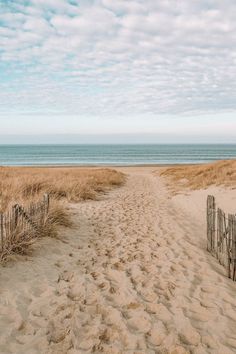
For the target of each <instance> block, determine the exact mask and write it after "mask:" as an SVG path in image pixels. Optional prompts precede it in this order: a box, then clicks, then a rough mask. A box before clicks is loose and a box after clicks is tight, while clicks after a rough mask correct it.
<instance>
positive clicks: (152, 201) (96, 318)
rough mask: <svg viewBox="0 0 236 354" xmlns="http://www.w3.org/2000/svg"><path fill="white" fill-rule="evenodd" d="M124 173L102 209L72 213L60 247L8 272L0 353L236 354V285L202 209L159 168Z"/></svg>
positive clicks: (1, 282) (47, 244) (45, 243)
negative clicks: (173, 191)
mask: <svg viewBox="0 0 236 354" xmlns="http://www.w3.org/2000/svg"><path fill="white" fill-rule="evenodd" d="M125 171H126V172H128V180H127V183H126V184H125V185H124V186H123V187H121V188H119V189H116V190H114V191H112V192H110V193H109V195H107V196H105V197H104V198H103V199H102V200H100V201H89V202H84V203H79V204H71V206H70V210H71V213H72V214H73V219H74V222H75V227H74V229H73V230H67V231H64V230H62V231H61V240H52V239H43V240H42V241H41V243H40V244H38V245H36V247H37V248H36V249H35V250H34V256H33V257H28V259H27V260H25V259H24V260H23V259H22V258H21V259H22V260H21V261H20V260H19V261H18V262H16V263H9V264H7V266H6V267H4V268H2V269H1V275H0V312H1V317H0V353H3V354H8V353H14V354H16V353H17V354H21V353H22V354H23V353H24V354H38V353H40V354H44V353H45V354H49V353H50V354H60V353H68V354H76V353H78V354H80V353H81V354H82V353H107V354H122V353H130V354H131V353H132V354H144V353H147V354H159V353H162V354H168V353H169V354H186V353H193V354H205V353H215V354H230V353H231V354H232V353H235V352H236V298H235V291H236V284H235V283H233V282H232V281H231V280H229V279H227V278H226V276H225V270H224V268H222V267H221V266H220V265H219V264H218V263H217V261H216V260H215V259H214V258H212V257H211V256H210V255H209V254H208V253H207V252H206V250H205V248H206V235H205V234H206V232H205V218H204V217H203V216H204V210H203V211H202V214H201V215H202V216H201V215H200V214H199V215H198V217H196V218H195V217H194V215H195V213H194V208H196V203H195V202H193V203H191V198H192V199H193V200H194V201H196V197H194V198H195V199H194V198H193V197H192V196H191V194H189V195H186V196H175V197H174V198H172V196H171V195H170V194H169V192H168V190H167V188H166V187H165V184H164V182H163V179H162V178H160V177H158V176H155V175H153V174H152V173H151V168H133V169H132V168H130V169H126V170H125ZM195 193H197V192H195ZM218 196H219V197H220V194H219V195H218ZM234 197H235V195H234ZM186 198H188V199H186ZM187 200H188V203H187ZM203 200H204V198H203V197H202V202H203ZM202 202H201V203H202ZM186 205H188V208H186ZM201 205H202V204H201Z"/></svg>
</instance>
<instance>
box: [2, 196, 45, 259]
mask: <svg viewBox="0 0 236 354" xmlns="http://www.w3.org/2000/svg"><path fill="white" fill-rule="evenodd" d="M49 207H50V199H49V195H48V194H45V195H44V197H43V200H42V201H40V202H37V203H31V204H30V205H29V206H27V207H25V208H24V207H23V206H22V205H19V204H15V205H13V206H12V208H11V209H9V210H8V211H6V212H5V213H0V259H1V258H2V257H3V255H5V254H6V253H8V252H9V250H10V249H11V248H12V247H13V246H14V245H18V244H20V242H27V240H28V239H29V238H32V235H33V237H34V238H35V237H38V236H40V230H41V229H42V226H43V225H44V223H45V221H46V218H47V215H48V213H49ZM19 238H21V239H19Z"/></svg>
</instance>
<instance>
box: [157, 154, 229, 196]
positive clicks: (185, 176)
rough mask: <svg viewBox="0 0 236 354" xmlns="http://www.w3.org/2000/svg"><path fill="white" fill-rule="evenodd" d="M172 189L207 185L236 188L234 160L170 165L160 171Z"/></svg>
mask: <svg viewBox="0 0 236 354" xmlns="http://www.w3.org/2000/svg"><path fill="white" fill-rule="evenodd" d="M161 176H163V177H167V178H168V182H169V185H170V186H171V187H172V189H173V190H181V189H185V188H188V189H192V190H196V189H205V188H207V187H209V186H212V185H216V186H220V185H223V186H226V187H231V188H236V160H224V161H218V162H215V163H210V164H205V165H189V166H183V165H182V166H172V167H169V168H165V169H164V170H162V171H161Z"/></svg>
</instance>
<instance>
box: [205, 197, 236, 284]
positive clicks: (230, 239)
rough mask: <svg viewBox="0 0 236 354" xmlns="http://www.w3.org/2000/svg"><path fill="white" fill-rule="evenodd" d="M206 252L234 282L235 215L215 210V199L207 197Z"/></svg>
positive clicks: (235, 260)
mask: <svg viewBox="0 0 236 354" xmlns="http://www.w3.org/2000/svg"><path fill="white" fill-rule="evenodd" d="M207 250H208V251H209V252H210V253H211V254H212V255H213V256H214V257H216V258H217V259H218V260H219V263H220V264H222V265H223V266H224V267H226V268H227V273H228V277H229V278H231V279H233V280H234V281H235V280H236V215H234V214H228V215H227V216H226V214H225V213H224V212H223V210H221V209H220V208H216V202H215V197H214V196H212V195H209V196H208V197H207Z"/></svg>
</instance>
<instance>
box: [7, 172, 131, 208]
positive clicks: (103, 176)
mask: <svg viewBox="0 0 236 354" xmlns="http://www.w3.org/2000/svg"><path fill="white" fill-rule="evenodd" d="M123 182H124V174H122V173H121V172H118V171H115V170H112V169H108V168H104V169H93V168H91V169H90V168H87V169H86V168H60V167H59V168H50V167H47V168H34V167H1V168H0V211H1V212H4V210H6V209H7V208H8V206H9V205H10V204H13V203H16V202H17V203H22V204H25V203H29V202H30V201H33V200H35V199H38V198H41V196H42V195H43V194H44V193H48V194H50V196H51V198H52V199H54V200H55V201H59V200H66V201H69V202H78V201H81V200H88V199H92V200H95V199H97V197H98V195H99V193H101V192H105V191H106V190H107V189H109V188H111V187H114V186H119V185H121V184H122V183H123Z"/></svg>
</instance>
